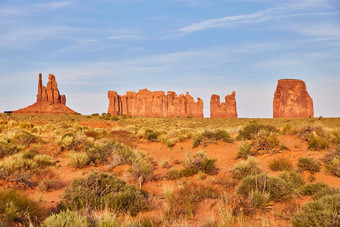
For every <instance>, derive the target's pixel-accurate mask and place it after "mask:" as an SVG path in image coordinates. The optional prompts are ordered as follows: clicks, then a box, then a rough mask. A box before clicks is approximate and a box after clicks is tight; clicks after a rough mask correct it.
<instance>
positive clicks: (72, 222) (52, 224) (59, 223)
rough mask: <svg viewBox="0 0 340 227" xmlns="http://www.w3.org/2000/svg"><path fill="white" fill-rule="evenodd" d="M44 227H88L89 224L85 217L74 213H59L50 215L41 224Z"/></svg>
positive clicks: (67, 211)
mask: <svg viewBox="0 0 340 227" xmlns="http://www.w3.org/2000/svg"><path fill="white" fill-rule="evenodd" d="M42 226H44V227H74V226H77V227H89V226H90V223H89V222H88V221H87V218H86V216H82V215H80V214H78V213H77V212H75V211H69V210H66V211H61V212H60V213H59V214H52V215H51V216H49V217H48V218H47V219H45V221H44V222H43V224H42Z"/></svg>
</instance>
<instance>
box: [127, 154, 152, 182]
mask: <svg viewBox="0 0 340 227" xmlns="http://www.w3.org/2000/svg"><path fill="white" fill-rule="evenodd" d="M129 172H130V173H131V174H132V176H133V177H135V178H137V179H139V181H140V183H143V182H145V181H148V180H151V179H152V178H153V175H154V174H153V167H152V165H151V161H150V160H149V159H148V158H147V157H146V155H145V154H143V153H141V152H138V153H137V152H136V155H135V158H134V159H133V160H132V164H131V167H130V169H129Z"/></svg>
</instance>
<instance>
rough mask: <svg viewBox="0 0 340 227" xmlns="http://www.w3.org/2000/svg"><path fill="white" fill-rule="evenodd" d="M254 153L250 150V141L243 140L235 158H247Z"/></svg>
mask: <svg viewBox="0 0 340 227" xmlns="http://www.w3.org/2000/svg"><path fill="white" fill-rule="evenodd" d="M255 154H256V153H255V152H254V151H253V150H252V147H251V143H248V142H245V143H243V144H241V146H240V148H239V150H238V152H237V154H236V158H247V157H248V156H254V155H255Z"/></svg>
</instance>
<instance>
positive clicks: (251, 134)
mask: <svg viewBox="0 0 340 227" xmlns="http://www.w3.org/2000/svg"><path fill="white" fill-rule="evenodd" d="M261 130H263V131H266V132H277V131H278V130H277V128H276V127H275V126H271V125H263V124H258V123H257V122H251V123H250V124H249V125H246V126H244V127H243V129H241V130H240V131H239V135H238V136H237V139H239V140H242V139H243V140H251V139H254V138H255V137H256V135H257V134H258V133H259V132H260V131H261Z"/></svg>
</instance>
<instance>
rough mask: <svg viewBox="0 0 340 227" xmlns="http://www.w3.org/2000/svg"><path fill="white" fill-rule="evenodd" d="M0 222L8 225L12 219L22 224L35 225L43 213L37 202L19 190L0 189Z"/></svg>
mask: <svg viewBox="0 0 340 227" xmlns="http://www.w3.org/2000/svg"><path fill="white" fill-rule="evenodd" d="M0 201H1V202H0V223H1V222H2V223H3V224H4V225H3V226H9V225H10V223H11V222H12V221H15V222H19V223H21V224H23V225H24V226H35V225H37V224H38V223H39V222H40V221H41V218H42V216H43V215H44V212H43V209H42V208H41V207H40V206H39V205H38V203H36V202H34V201H33V200H31V199H29V198H28V197H27V196H26V195H25V194H23V193H22V192H20V191H15V190H9V189H0Z"/></svg>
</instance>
